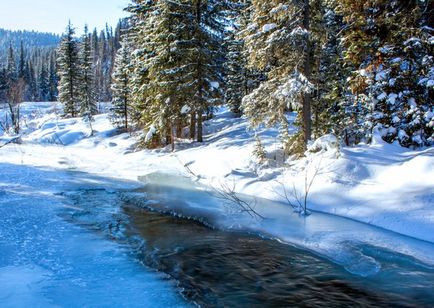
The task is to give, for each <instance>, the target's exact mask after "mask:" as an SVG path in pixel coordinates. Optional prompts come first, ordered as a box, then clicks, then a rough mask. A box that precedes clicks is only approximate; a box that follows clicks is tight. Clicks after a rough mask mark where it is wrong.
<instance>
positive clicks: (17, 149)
mask: <svg viewBox="0 0 434 308" xmlns="http://www.w3.org/2000/svg"><path fill="white" fill-rule="evenodd" d="M32 106H33V105H32V104H24V106H23V107H24V108H23V113H24V114H26V113H28V112H29V110H30V109H31V108H32ZM0 116H1V115H0ZM292 118H294V116H291V119H292ZM204 126H205V130H206V134H205V137H206V140H205V142H204V143H202V144H198V143H192V142H189V141H184V142H178V143H177V144H176V151H175V152H173V153H172V152H170V150H169V149H157V150H142V151H133V149H134V147H133V146H134V144H135V143H136V142H137V141H138V140H137V138H138V137H134V136H131V135H129V134H120V135H114V134H113V128H112V127H111V126H110V123H109V120H108V116H107V115H99V116H96V117H95V122H94V123H93V128H94V130H95V134H94V136H92V137H90V135H89V131H90V129H89V127H88V125H87V124H86V123H83V121H82V120H81V119H60V118H58V117H56V115H55V113H54V112H53V110H51V109H50V108H48V107H47V108H46V109H45V113H44V112H42V113H41V114H40V115H39V116H37V117H34V118H33V119H31V120H29V121H27V126H24V128H25V133H24V134H23V136H22V140H23V144H22V145H16V144H12V145H8V146H6V147H4V148H1V149H0V161H1V162H2V165H0V166H1V169H2V170H1V174H2V178H1V181H0V200H4V198H5V197H4V195H2V193H1V192H2V191H6V194H7V196H8V198H6V199H8V200H13V198H15V197H16V196H12V195H11V192H13V191H15V190H17V191H19V196H22V197H23V198H24V197H25V198H33V195H34V194H35V192H36V193H37V194H43V196H45V197H46V198H47V201H44V202H43V203H42V204H46V203H47V202H54V203H56V202H57V201H55V200H54V201H50V198H51V197H50V198H49V197H48V196H52V193H53V192H55V191H56V190H57V188H56V187H57V185H61V184H60V183H62V182H64V183H63V184H62V185H69V184H71V183H70V182H71V181H72V180H71V181H69V182H68V181H67V182H65V181H64V174H65V172H70V171H71V170H77V171H81V172H84V174H88V175H92V176H89V177H87V176H86V177H85V178H84V179H82V180H83V181H84V182H85V183H99V184H98V185H106V184H107V185H112V184H113V181H114V180H110V181H108V183H106V182H107V180H106V179H113V178H117V179H122V181H125V180H128V181H132V183H135V184H134V185H137V186H139V185H142V184H140V183H138V182H137V181H138V179H139V178H141V179H149V178H151V179H152V175H153V174H154V175H158V176H156V177H157V180H156V181H159V182H160V184H162V185H167V186H168V187H170V188H168V190H167V195H168V196H169V197H180V196H181V197H182V199H177V200H178V202H172V203H170V202H169V203H167V204H165V206H167V207H169V208H172V209H173V210H176V212H179V213H189V214H190V215H192V216H202V215H211V216H212V217H217V218H216V219H215V222H216V224H218V225H221V226H224V227H225V228H248V229H250V230H251V231H252V232H259V233H262V234H265V235H267V236H272V237H275V238H277V239H279V240H281V241H283V242H286V243H290V244H295V245H299V246H302V247H305V248H307V249H309V250H312V251H315V252H317V253H319V254H321V255H324V256H327V257H328V258H329V259H331V260H334V261H335V262H336V263H338V264H341V265H342V266H344V267H345V268H346V269H347V270H349V271H351V272H354V273H357V274H360V275H372V274H373V273H376V272H378V271H379V270H381V269H380V268H381V266H380V265H379V264H378V262H376V261H375V259H374V260H373V259H372V258H370V257H368V256H364V255H360V254H359V253H358V251H359V250H358V249H357V247H358V246H357V245H358V244H357V243H359V244H360V243H362V244H363V245H365V244H366V245H374V246H379V247H383V248H385V249H388V250H391V251H395V252H399V253H403V254H405V255H409V256H412V257H414V258H416V259H418V260H420V261H421V262H424V263H426V264H430V265H431V266H433V265H434V244H433V243H434V176H433V175H434V149H433V148H423V149H419V150H411V149H405V148H402V147H400V146H399V145H398V144H387V143H385V142H383V141H382V139H381V138H380V137H379V136H377V135H374V141H375V142H373V144H372V145H366V144H361V145H359V146H357V147H352V148H349V147H341V146H340V145H339V144H338V143H337V142H336V138H335V137H334V136H333V135H328V136H325V137H322V138H320V139H319V140H317V141H315V142H314V143H313V144H312V146H311V147H310V148H311V151H310V152H308V153H307V157H306V158H304V159H301V160H294V161H293V160H291V159H289V158H288V157H285V156H283V153H282V151H281V149H280V144H279V141H278V138H277V135H278V132H277V129H273V128H271V129H265V128H263V129H258V130H257V131H256V132H253V131H250V130H249V127H248V122H247V120H246V119H238V118H235V117H234V116H233V114H232V113H230V112H229V111H227V110H226V109H221V110H219V111H218V112H217V113H216V117H215V118H214V119H212V120H210V121H207V122H205V123H204ZM65 134H67V135H66V136H65ZM255 134H257V135H258V136H259V137H260V138H261V141H262V144H263V145H264V148H265V150H266V152H267V163H266V164H264V165H260V164H258V163H257V160H256V158H255V157H253V155H252V152H253V149H254V147H255ZM376 134H378V133H376ZM399 134H401V132H399ZM55 136H58V137H59V139H61V140H62V144H67V145H61V144H60V142H57V138H56V137H55ZM7 137H8V136H6V135H4V136H3V137H0V139H3V138H7ZM66 137H68V138H66ZM402 137H405V136H402ZM62 138H63V139H62ZM4 170H7V172H8V175H5V173H4V172H5V171H4ZM35 170H36V171H35ZM316 170H318V171H319V172H317V173H318V175H317V176H316V177H315V178H314V181H313V185H312V188H311V191H310V194H309V197H308V209H309V210H310V211H312V214H311V215H310V216H308V217H307V218H303V217H300V216H299V215H298V214H297V213H294V211H293V209H292V208H291V207H290V206H289V205H288V202H287V200H286V198H285V191H286V193H287V196H288V195H289V196H288V197H289V198H290V199H291V201H292V202H294V199H293V198H292V196H291V194H290V192H291V191H292V190H293V189H296V190H297V191H299V192H302V191H303V187H304V183H305V180H306V178H310V177H312V175H313V174H315V173H316V172H315V171H316ZM32 172H36V174H37V175H31V176H29V174H32ZM14 173H17V174H21V175H20V176H19V177H18V179H16V178H15V176H13V174H14ZM62 174H63V175H62ZM164 174H166V175H167V174H168V175H170V176H169V177H166V178H164V176H163V175H164ZM192 174H195V176H193V175H192ZM185 177H189V178H191V179H190V180H189V179H187V180H184V181H183V180H181V178H184V179H185ZM21 178H22V180H19V179H21ZM170 179H172V180H170ZM74 182H76V181H74ZM115 182H116V181H115ZM184 182H185V183H190V182H191V183H193V184H194V185H193V184H185V183H184ZM122 185H124V184H122ZM179 185H187V186H188V185H190V186H188V187H189V188H188V189H184V190H183V192H184V193H183V195H179V190H177V189H176V188H177V187H179ZM224 185H226V186H227V187H233V189H234V191H235V192H237V193H240V194H241V195H243V196H246V198H251V197H257V198H258V200H259V201H258V202H257V209H258V211H260V213H261V214H262V215H263V216H265V217H267V219H266V220H265V221H264V222H263V223H258V222H252V221H251V220H249V218H245V219H244V218H239V219H236V220H233V218H234V216H233V215H229V213H228V212H226V211H227V206H226V207H225V206H224V205H222V203H221V202H217V201H216V200H214V199H210V197H209V195H208V194H207V195H208V197H207V199H205V197H204V196H205V195H204V194H198V195H196V194H197V193H198V192H200V191H204V190H206V189H207V188H209V187H214V188H221V187H222V186H224ZM191 186H193V187H191ZM283 187H285V189H283ZM192 192H194V193H192ZM177 194H178V195H177ZM10 195H11V197H9V196H10ZM249 196H251V197H249ZM40 199H43V198H40ZM26 200H29V199H26ZM180 200H182V202H180ZM204 200H206V202H205V201H204ZM148 201H149V202H151V204H152V201H150V200H148ZM0 204H1V205H3V206H0V209H2V208H3V209H4V207H5V204H4V203H1V202H0ZM9 206H10V204H9ZM34 207H35V206H33V207H32V209H33V208H34ZM1 215H2V216H1V217H4V216H6V215H8V214H6V213H2V214H1ZM22 215H28V214H25V213H23V214H22ZM7 217H8V216H7ZM237 218H238V216H237ZM38 219H40V218H39V217H38V218H35V219H34V220H33V222H31V224H37V221H38ZM12 225H13V224H12V222H11V224H10V226H11V228H12ZM55 226H56V224H54V225H53V226H52V227H53V228H54V227H55ZM60 227H64V228H68V227H67V226H64V225H61V224H60V225H59V228H60ZM47 228H48V229H47V231H46V232H48V233H50V232H51V231H53V233H55V234H57V232H58V230H57V229H50V228H51V227H47ZM0 230H2V229H0ZM11 230H12V229H11ZM68 232H71V234H74V231H72V230H71V231H68ZM0 235H2V234H1V233H0ZM2 236H3V235H2ZM80 236H82V235H78V237H79V238H80ZM0 238H1V237H0ZM55 240H56V239H55ZM86 241H89V239H83V240H82V242H83V243H85V244H84V246H86V243H88V242H86ZM8 242H9V241H8ZM1 245H6V244H4V243H3V242H2V241H1V240H0V246H1ZM62 245H63V244H62ZM65 245H66V244H65ZM62 247H63V246H62ZM1 248H3V246H2V247H1ZM107 249H109V248H107ZM110 249H112V248H110ZM68 257H69V256H66V260H68ZM95 257H97V256H95ZM357 260H359V261H357ZM65 262H66V261H65ZM120 262H122V263H123V262H124V261H120ZM33 263H35V262H33ZM33 263H32V264H33ZM0 264H2V263H0ZM2 266H3V267H6V266H8V267H9V269H7V268H6V269H3V270H4V271H6V272H7V271H8V270H10V269H11V268H10V266H13V265H12V264H10V262H8V263H7V264H4V265H0V268H2ZM24 266H25V268H24V269H23V268H22V267H21V265H20V266H18V267H17V268H15V269H13V271H15V270H16V271H17V272H22V273H32V275H33V274H34V277H35V281H36V280H38V279H39V278H38V277H41V276H44V277H50V275H54V276H55V275H56V273H55V272H53V271H51V272H50V274H48V275H47V274H45V273H43V271H42V272H41V270H40V269H39V268H38V267H33V266H27V265H24ZM32 271H33V272H32ZM23 275H24V274H23ZM133 278H134V277H132V278H131V279H133ZM46 279H48V280H49V278H46ZM144 281H145V282H146V279H145V280H144ZM18 289H19V288H18ZM17 292H18V291H17ZM36 293H38V292H36ZM0 298H3V297H2V296H1V294H0Z"/></svg>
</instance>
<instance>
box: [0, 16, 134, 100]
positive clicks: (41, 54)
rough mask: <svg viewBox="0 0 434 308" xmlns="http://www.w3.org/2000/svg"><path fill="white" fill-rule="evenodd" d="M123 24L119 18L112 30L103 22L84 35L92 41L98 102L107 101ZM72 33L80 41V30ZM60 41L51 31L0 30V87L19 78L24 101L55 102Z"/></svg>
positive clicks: (81, 38)
mask: <svg viewBox="0 0 434 308" xmlns="http://www.w3.org/2000/svg"><path fill="white" fill-rule="evenodd" d="M125 24H126V23H125V22H124V21H119V23H118V25H117V26H116V28H115V29H113V28H112V27H109V26H108V25H107V26H106V28H105V29H103V30H101V31H98V30H97V29H94V30H93V31H92V32H91V33H88V34H87V36H88V37H89V39H90V41H91V42H92V47H91V48H92V61H93V71H94V72H93V74H94V76H95V79H94V82H95V85H94V86H95V91H96V95H97V98H98V100H99V101H110V100H111V89H110V85H111V74H112V69H113V60H114V56H115V54H116V51H117V49H119V47H120V43H119V40H120V34H121V29H122V28H123V27H124V26H125ZM65 27H66V25H65ZM83 29H84V26H83ZM76 32H77V37H78V38H79V40H83V37H84V35H81V33H80V32H83V31H76ZM60 41H61V36H59V35H56V34H52V33H42V32H36V31H10V30H5V29H0V87H1V84H6V83H8V79H11V78H12V79H15V80H22V81H23V84H24V87H23V88H24V89H23V92H24V93H23V99H24V101H56V100H57V99H58V82H59V78H58V72H57V58H58V47H59V44H60ZM0 101H1V98H0Z"/></svg>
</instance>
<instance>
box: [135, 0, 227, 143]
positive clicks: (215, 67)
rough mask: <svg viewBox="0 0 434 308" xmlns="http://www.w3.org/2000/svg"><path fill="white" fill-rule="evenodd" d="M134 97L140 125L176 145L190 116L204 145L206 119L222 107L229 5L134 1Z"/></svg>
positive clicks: (207, 0) (212, 0)
mask: <svg viewBox="0 0 434 308" xmlns="http://www.w3.org/2000/svg"><path fill="white" fill-rule="evenodd" d="M129 11H130V12H131V13H132V21H133V22H134V27H133V30H132V35H131V37H132V40H133V42H134V45H135V46H136V50H135V52H134V53H133V54H134V58H133V63H134V65H133V66H134V80H133V96H134V101H135V104H134V105H135V108H137V109H138V110H140V113H141V119H140V121H141V123H142V125H143V126H145V128H146V129H149V128H150V127H152V128H154V129H153V131H154V130H155V131H156V133H157V134H158V135H159V136H157V137H158V139H160V140H162V141H163V140H164V143H166V144H167V143H170V142H171V141H172V134H173V131H174V127H175V126H176V128H177V129H176V131H178V132H179V131H180V128H182V126H181V125H182V124H183V123H184V122H185V121H186V120H187V117H186V116H187V113H189V117H190V118H189V120H190V135H191V137H192V138H195V137H196V133H197V140H198V141H199V142H201V141H202V140H203V136H202V122H203V116H204V114H206V113H208V114H209V113H211V109H212V108H213V107H214V106H215V105H216V104H217V103H220V102H221V97H222V93H221V87H220V85H221V84H222V77H223V72H222V71H223V63H224V54H223V37H224V32H225V31H226V29H225V25H226V23H225V22H226V16H227V14H228V11H229V3H228V1H226V0H225V1H216V0H194V1H192V0H189V1H187V0H174V1H166V0H161V1H155V2H142V1H133V4H132V5H130V7H129Z"/></svg>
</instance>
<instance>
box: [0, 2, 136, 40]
mask: <svg viewBox="0 0 434 308" xmlns="http://www.w3.org/2000/svg"><path fill="white" fill-rule="evenodd" d="M128 3H129V0H0V28H4V29H8V30H36V31H41V32H53V33H58V34H61V33H62V32H63V31H64V30H65V28H66V25H67V24H68V20H69V19H70V20H71V22H72V24H73V25H74V26H75V28H76V29H77V32H78V34H80V33H81V32H82V30H83V28H84V24H85V23H87V24H88V25H89V29H91V30H92V29H93V28H94V27H97V28H98V29H99V30H101V29H103V27H104V26H105V24H106V22H107V23H108V24H109V25H111V26H115V25H116V23H117V21H118V20H119V18H121V17H124V16H127V14H126V13H125V12H123V8H124V7H126V6H127V5H128Z"/></svg>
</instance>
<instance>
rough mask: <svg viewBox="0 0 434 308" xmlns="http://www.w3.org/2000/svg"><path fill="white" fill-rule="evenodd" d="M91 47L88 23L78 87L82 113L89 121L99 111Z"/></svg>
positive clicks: (80, 58) (82, 41)
mask: <svg viewBox="0 0 434 308" xmlns="http://www.w3.org/2000/svg"><path fill="white" fill-rule="evenodd" d="M91 48H92V46H91V37H90V35H89V32H88V28H87V25H86V26H85V28H84V34H83V36H82V39H81V48H80V52H79V70H80V83H79V87H78V97H79V100H80V104H81V105H80V114H81V116H83V117H85V118H86V119H87V120H88V121H92V116H93V115H95V114H96V113H97V111H98V108H97V102H96V95H95V90H94V75H93V59H92V49H91Z"/></svg>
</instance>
